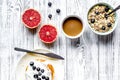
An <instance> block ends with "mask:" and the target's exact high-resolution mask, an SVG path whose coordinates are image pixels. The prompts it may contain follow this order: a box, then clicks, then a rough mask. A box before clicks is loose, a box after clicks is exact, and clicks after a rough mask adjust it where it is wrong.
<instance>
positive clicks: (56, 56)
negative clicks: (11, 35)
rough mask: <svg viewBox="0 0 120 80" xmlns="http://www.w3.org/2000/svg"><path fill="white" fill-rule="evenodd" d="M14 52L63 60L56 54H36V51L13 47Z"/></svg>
mask: <svg viewBox="0 0 120 80" xmlns="http://www.w3.org/2000/svg"><path fill="white" fill-rule="evenodd" d="M14 50H16V51H21V52H27V53H35V54H41V55H44V56H47V57H51V58H55V59H61V60H64V58H63V57H61V56H59V55H57V54H54V53H40V52H37V51H32V50H27V49H22V48H17V47H15V48H14Z"/></svg>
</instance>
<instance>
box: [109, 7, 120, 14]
mask: <svg viewBox="0 0 120 80" xmlns="http://www.w3.org/2000/svg"><path fill="white" fill-rule="evenodd" d="M118 9H120V5H119V6H118V7H116V8H115V9H113V11H111V12H110V13H108V15H110V14H111V13H113V12H115V11H117V10H118Z"/></svg>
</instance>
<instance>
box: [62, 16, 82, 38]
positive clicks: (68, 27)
mask: <svg viewBox="0 0 120 80" xmlns="http://www.w3.org/2000/svg"><path fill="white" fill-rule="evenodd" d="M82 29H83V24H82V22H81V20H80V19H78V18H76V17H69V18H67V19H66V20H65V21H64V23H63V31H64V32H65V33H66V34H67V35H68V36H77V35H78V34H80V33H81V32H82Z"/></svg>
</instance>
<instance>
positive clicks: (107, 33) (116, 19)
mask: <svg viewBox="0 0 120 80" xmlns="http://www.w3.org/2000/svg"><path fill="white" fill-rule="evenodd" d="M99 4H103V5H107V6H109V7H111V8H112V9H114V8H113V5H111V4H108V3H105V2H98V3H96V4H94V5H92V6H91V7H90V8H89V9H88V11H87V23H88V25H89V28H90V29H91V30H92V32H94V33H95V34H98V35H109V34H111V33H112V32H113V31H114V30H115V28H116V27H117V22H118V16H117V13H116V12H115V23H114V26H113V28H112V29H111V30H110V31H107V32H104V33H102V32H98V31H95V30H94V29H93V28H92V27H91V26H90V24H89V22H88V14H89V12H90V10H91V9H92V8H93V7H94V6H96V5H99Z"/></svg>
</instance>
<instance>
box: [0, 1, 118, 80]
mask: <svg viewBox="0 0 120 80" xmlns="http://www.w3.org/2000/svg"><path fill="white" fill-rule="evenodd" d="M49 1H51V2H52V3H53V4H52V7H51V8H49V7H48V2H49ZM102 1H104V2H107V3H109V4H111V5H114V6H113V7H116V6H117V5H119V4H120V1H119V0H0V80H14V79H13V78H12V75H13V70H14V65H15V64H16V62H17V61H18V60H19V59H20V58H21V57H22V56H23V55H24V54H22V53H18V52H15V51H14V49H13V48H14V47H15V46H17V47H22V48H27V49H32V50H34V49H38V48H47V49H50V50H53V51H54V52H56V54H59V55H61V56H63V57H64V58H65V61H64V62H65V73H64V74H65V80H120V26H119V25H120V19H119V21H118V26H117V28H116V30H115V31H114V32H113V33H112V34H110V35H108V36H98V35H96V34H94V33H93V32H92V31H91V30H90V29H89V28H88V25H87V21H86V13H87V10H88V8H89V7H90V6H92V5H93V4H95V3H97V2H102ZM28 8H35V9H37V10H39V11H40V13H41V15H42V23H41V25H43V24H47V23H51V24H54V25H55V26H56V27H57V28H58V30H59V37H58V39H57V41H56V42H55V43H54V44H52V45H45V44H44V43H42V42H41V41H40V40H39V38H38V30H39V28H38V29H36V30H29V29H27V28H26V27H24V25H23V24H22V22H21V14H22V12H23V11H24V10H25V9H28ZM57 8H60V9H61V14H60V15H58V14H57V13H56V12H55V11H56V9H57ZM49 13H51V14H52V15H53V17H52V20H49V19H48V14H49ZM118 13H119V14H120V11H118ZM72 14H74V15H78V16H80V17H82V18H83V20H84V21H85V27H86V29H85V32H84V35H83V36H82V37H80V38H79V39H76V40H70V39H68V38H66V37H65V36H64V35H63V34H62V32H61V22H62V19H63V18H64V17H66V16H67V15H72ZM78 45H79V47H78ZM60 74H61V73H60Z"/></svg>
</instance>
